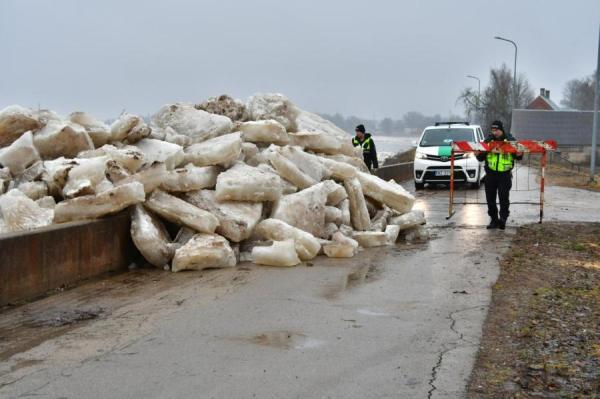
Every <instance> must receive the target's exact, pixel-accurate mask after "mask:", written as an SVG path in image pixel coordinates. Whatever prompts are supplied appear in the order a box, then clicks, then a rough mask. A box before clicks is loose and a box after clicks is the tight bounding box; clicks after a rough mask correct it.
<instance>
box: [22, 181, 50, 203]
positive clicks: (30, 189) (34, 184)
mask: <svg viewBox="0 0 600 399" xmlns="http://www.w3.org/2000/svg"><path fill="white" fill-rule="evenodd" d="M17 188H18V189H19V191H20V192H22V193H23V194H25V195H26V196H28V197H29V198H31V199H32V200H34V201H36V200H38V199H40V198H42V197H45V196H47V195H48V186H47V185H46V183H44V182H43V181H28V182H24V183H21V184H19V185H18V186H17Z"/></svg>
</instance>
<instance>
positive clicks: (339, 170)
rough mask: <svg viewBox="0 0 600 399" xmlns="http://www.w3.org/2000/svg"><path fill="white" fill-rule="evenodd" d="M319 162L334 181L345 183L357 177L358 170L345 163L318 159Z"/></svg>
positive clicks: (323, 158)
mask: <svg viewBox="0 0 600 399" xmlns="http://www.w3.org/2000/svg"><path fill="white" fill-rule="evenodd" d="M318 159H319V161H321V163H322V164H323V166H325V169H326V170H327V175H328V176H331V177H333V178H334V179H337V180H341V181H344V180H346V179H351V178H353V177H356V174H357V173H358V170H357V169H356V168H355V167H354V166H352V165H350V164H347V163H345V162H340V161H336V160H334V159H330V158H325V157H318Z"/></svg>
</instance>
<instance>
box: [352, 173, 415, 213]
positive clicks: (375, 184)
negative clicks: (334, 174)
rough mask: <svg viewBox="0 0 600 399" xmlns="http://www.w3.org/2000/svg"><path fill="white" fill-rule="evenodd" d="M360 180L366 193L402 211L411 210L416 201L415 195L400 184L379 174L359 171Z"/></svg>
mask: <svg viewBox="0 0 600 399" xmlns="http://www.w3.org/2000/svg"><path fill="white" fill-rule="evenodd" d="M358 180H359V181H360V184H361V186H362V191H363V192H364V194H365V195H367V196H369V197H371V198H373V199H375V200H377V201H379V202H381V203H384V204H386V205H387V206H389V207H390V208H392V209H394V210H396V211H398V212H400V213H406V212H408V211H410V210H411V209H412V207H413V204H414V203H415V197H413V196H412V195H411V194H410V193H409V192H408V191H406V190H405V189H404V188H403V187H402V186H401V185H399V184H396V183H392V182H387V181H385V180H383V179H380V178H379V177H377V176H374V175H371V174H368V173H363V172H359V173H358Z"/></svg>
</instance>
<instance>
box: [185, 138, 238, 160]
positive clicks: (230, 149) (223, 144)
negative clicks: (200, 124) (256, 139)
mask: <svg viewBox="0 0 600 399" xmlns="http://www.w3.org/2000/svg"><path fill="white" fill-rule="evenodd" d="M241 151H242V138H241V136H240V133H239V132H236V133H230V134H225V135H223V136H219V137H215V138H213V139H210V140H206V141H204V142H202V143H197V144H192V145H191V146H189V147H187V148H186V149H185V161H186V162H192V163H193V164H194V165H196V166H209V165H223V166H228V165H231V164H232V163H233V162H234V161H236V160H237V159H238V158H239V157H240V153H241Z"/></svg>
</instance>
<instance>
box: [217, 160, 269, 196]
mask: <svg viewBox="0 0 600 399" xmlns="http://www.w3.org/2000/svg"><path fill="white" fill-rule="evenodd" d="M216 194H217V200H219V201H227V200H233V201H254V202H263V201H275V200H277V199H279V197H281V179H280V178H279V176H277V175H276V174H272V173H268V172H266V171H264V170H261V169H259V168H255V167H252V166H248V165H246V164H244V163H241V162H238V163H236V164H235V165H234V166H233V167H232V168H231V169H229V170H227V171H225V172H223V173H221V174H220V175H219V176H218V177H217V186H216Z"/></svg>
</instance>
